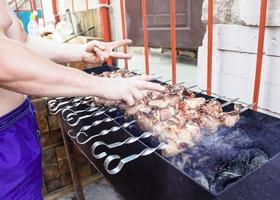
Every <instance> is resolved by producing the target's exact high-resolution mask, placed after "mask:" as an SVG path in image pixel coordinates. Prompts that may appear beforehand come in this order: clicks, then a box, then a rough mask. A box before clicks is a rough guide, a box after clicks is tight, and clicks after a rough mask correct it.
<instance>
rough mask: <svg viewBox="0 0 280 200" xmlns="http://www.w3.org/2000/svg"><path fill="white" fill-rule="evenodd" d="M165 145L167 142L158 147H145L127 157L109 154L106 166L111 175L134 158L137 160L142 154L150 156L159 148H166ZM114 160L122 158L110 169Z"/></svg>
mask: <svg viewBox="0 0 280 200" xmlns="http://www.w3.org/2000/svg"><path fill="white" fill-rule="evenodd" d="M165 147H166V144H165V143H160V144H159V145H158V146H157V147H156V148H147V149H144V150H143V151H142V152H140V153H139V154H133V155H130V156H127V157H125V158H121V157H120V156H119V155H111V156H108V157H107V158H106V159H105V161H104V168H105V169H106V171H107V172H108V173H109V174H111V175H113V174H117V173H119V172H120V171H121V169H122V168H123V166H124V165H125V164H127V163H129V162H131V161H133V160H136V159H137V158H139V157H141V156H148V155H150V154H152V153H154V152H155V151H157V150H161V149H164V148H165ZM114 160H120V161H119V163H118V165H117V166H116V167H115V168H113V169H109V165H110V163H111V162H113V161H114Z"/></svg>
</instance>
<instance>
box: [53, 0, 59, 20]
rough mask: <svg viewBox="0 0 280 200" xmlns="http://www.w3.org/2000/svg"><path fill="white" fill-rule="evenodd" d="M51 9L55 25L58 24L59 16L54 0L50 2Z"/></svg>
mask: <svg viewBox="0 0 280 200" xmlns="http://www.w3.org/2000/svg"><path fill="white" fill-rule="evenodd" d="M52 8H53V15H54V20H55V24H57V23H58V22H59V16H58V13H57V1H56V0H52Z"/></svg>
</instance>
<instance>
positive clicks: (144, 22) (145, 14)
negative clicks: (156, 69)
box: [142, 0, 150, 75]
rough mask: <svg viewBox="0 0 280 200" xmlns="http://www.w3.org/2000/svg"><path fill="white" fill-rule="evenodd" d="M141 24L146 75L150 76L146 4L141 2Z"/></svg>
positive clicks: (143, 1)
mask: <svg viewBox="0 0 280 200" xmlns="http://www.w3.org/2000/svg"><path fill="white" fill-rule="evenodd" d="M142 23H143V34H144V49H145V67H146V74H147V75H149V74H150V66H149V46H148V30H147V2H146V0H142Z"/></svg>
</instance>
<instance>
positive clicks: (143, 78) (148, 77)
mask: <svg viewBox="0 0 280 200" xmlns="http://www.w3.org/2000/svg"><path fill="white" fill-rule="evenodd" d="M131 79H136V80H140V81H153V80H155V76H152V75H141V76H134V77H131Z"/></svg>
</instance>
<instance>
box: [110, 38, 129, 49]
mask: <svg viewBox="0 0 280 200" xmlns="http://www.w3.org/2000/svg"><path fill="white" fill-rule="evenodd" d="M131 43H132V40H129V39H126V40H120V41H115V42H110V47H111V48H112V49H114V48H118V47H121V46H124V45H128V44H131Z"/></svg>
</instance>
